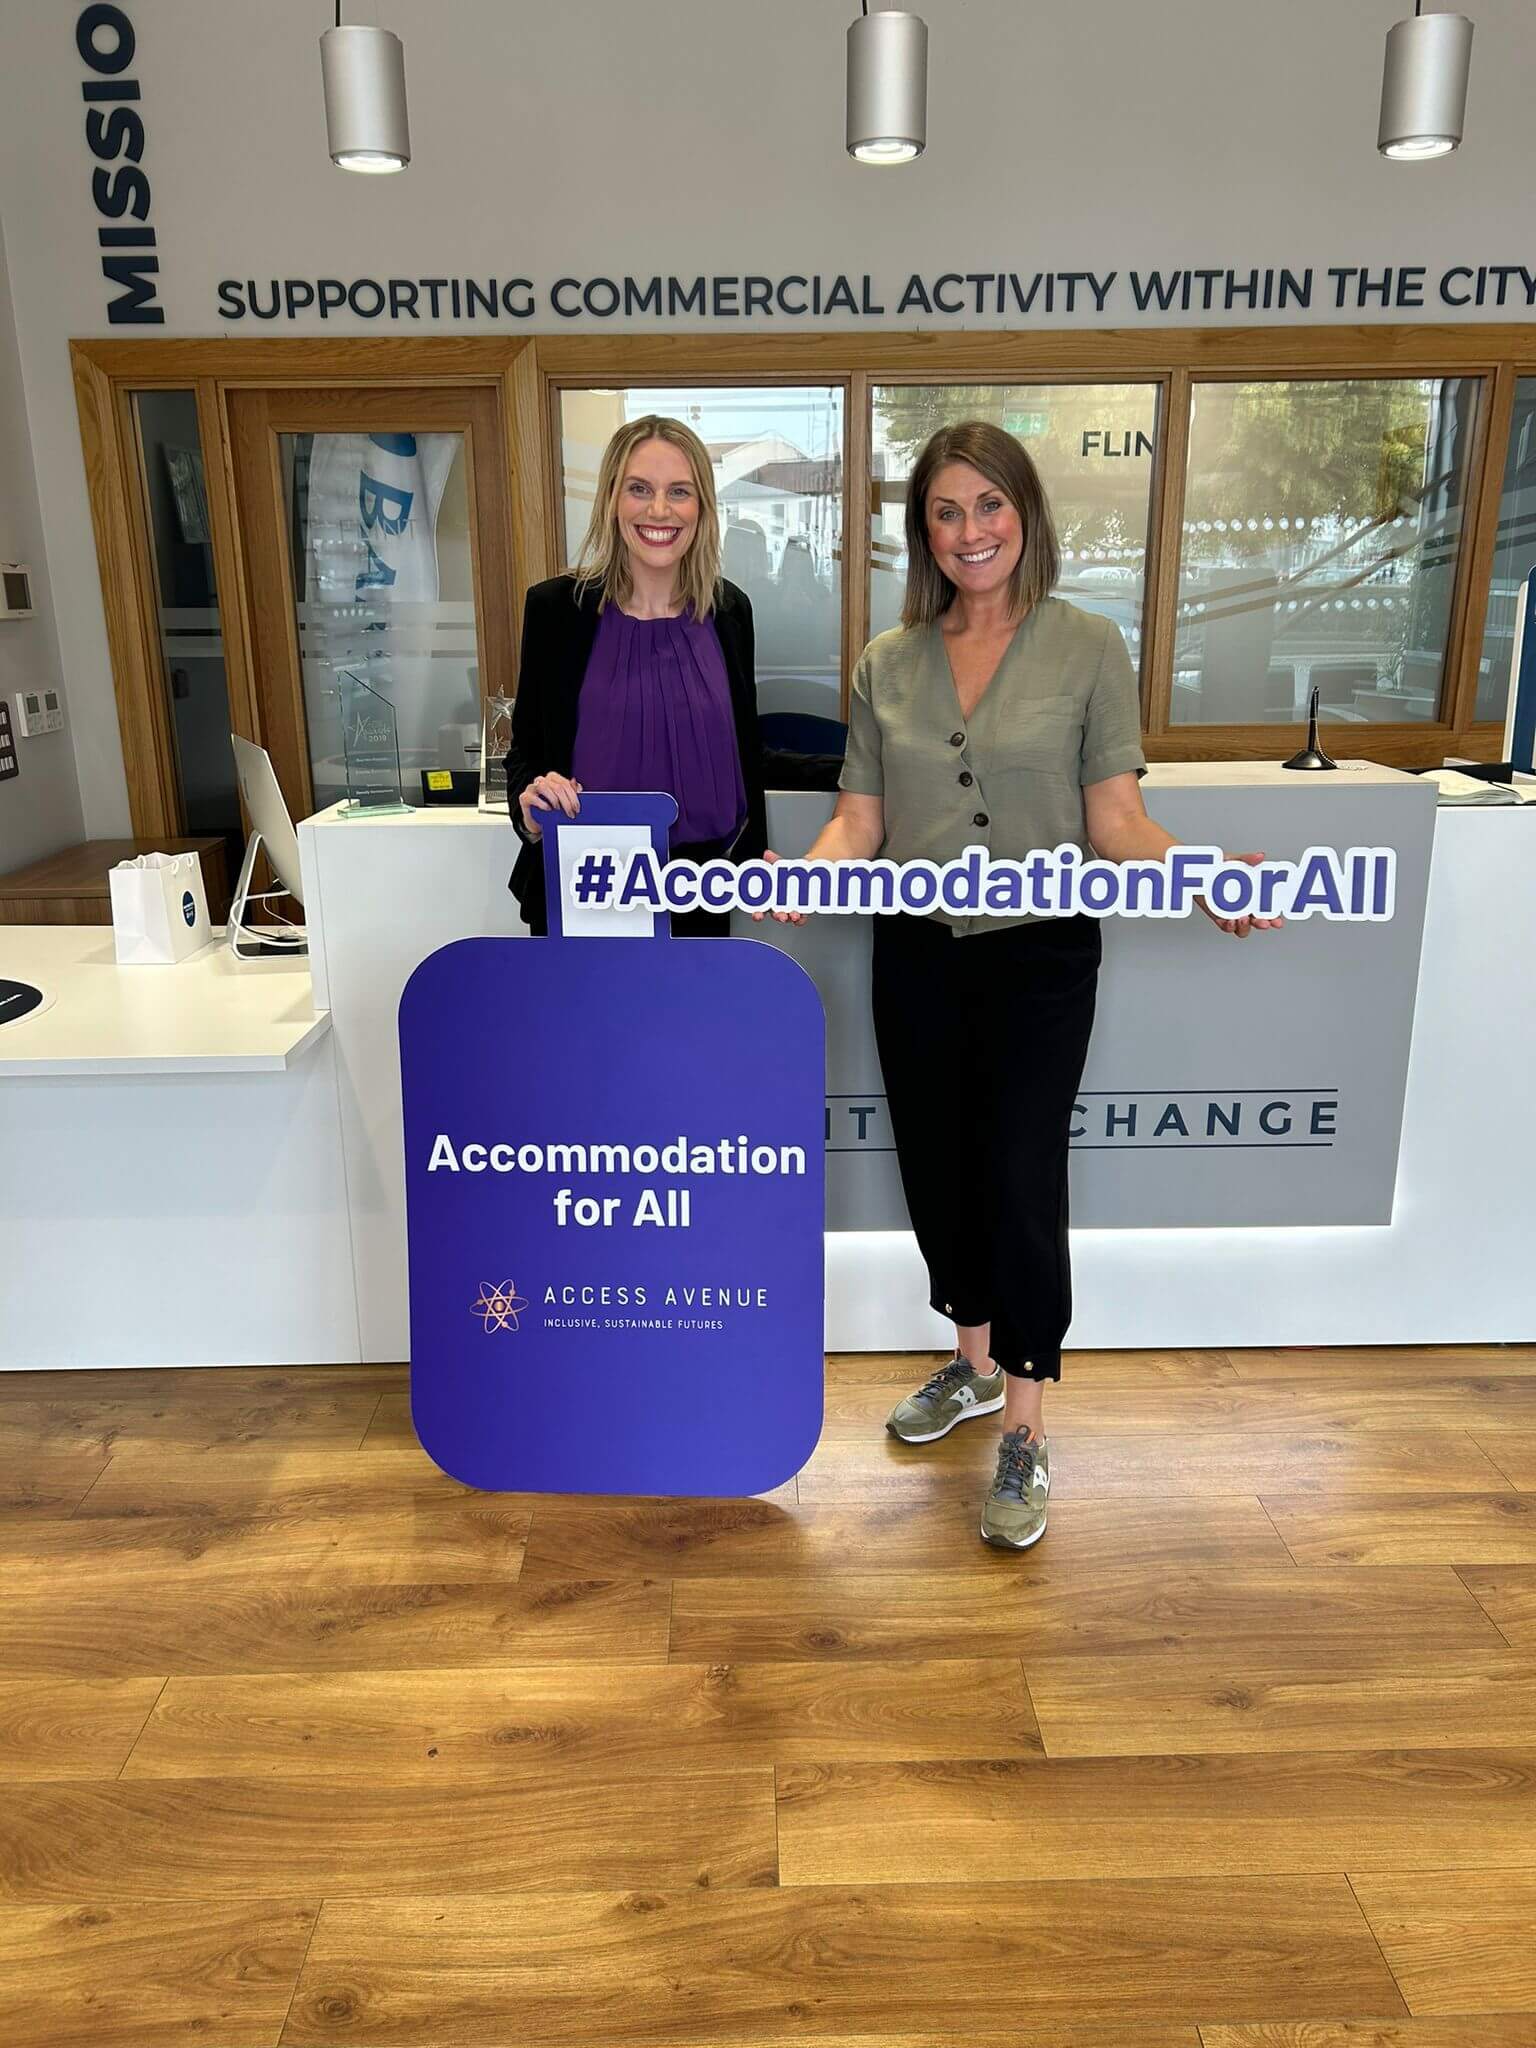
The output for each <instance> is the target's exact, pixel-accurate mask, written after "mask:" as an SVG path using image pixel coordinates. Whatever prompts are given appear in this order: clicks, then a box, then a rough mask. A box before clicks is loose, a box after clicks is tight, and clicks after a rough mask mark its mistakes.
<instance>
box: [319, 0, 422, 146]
mask: <svg viewBox="0 0 1536 2048" xmlns="http://www.w3.org/2000/svg"><path fill="white" fill-rule="evenodd" d="M336 13H337V15H338V17H339V16H340V14H341V9H340V7H339V6H338V7H337V9H336ZM320 69H321V74H322V76H323V78H324V80H325V132H326V137H327V140H328V142H329V144H330V151H331V162H332V163H333V164H336V165H337V166H339V168H340V169H342V170H344V171H403V170H404V169H405V167H406V165H407V164H408V163H409V162H410V160H411V130H410V124H409V123H408V121H407V119H406V111H405V46H404V44H403V43H402V42H401V40H400V38H399V37H398V36H397V35H392V34H391V33H390V31H389V30H388V29H387V28H353V27H347V28H343V27H342V26H341V23H340V20H339V19H338V21H337V24H336V26H335V28H331V29H327V30H326V32H325V34H324V35H323V36H322V37H321V38H320Z"/></svg>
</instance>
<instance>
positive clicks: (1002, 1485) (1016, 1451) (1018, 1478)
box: [992, 1430, 1040, 1501]
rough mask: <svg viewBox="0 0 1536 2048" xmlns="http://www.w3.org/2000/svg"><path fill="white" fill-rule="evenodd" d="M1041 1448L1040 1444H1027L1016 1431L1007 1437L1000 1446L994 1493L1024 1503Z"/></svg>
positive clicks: (993, 1486)
mask: <svg viewBox="0 0 1536 2048" xmlns="http://www.w3.org/2000/svg"><path fill="white" fill-rule="evenodd" d="M1039 1448H1040V1447H1039V1445H1038V1444H1032V1443H1026V1442H1025V1440H1024V1438H1023V1437H1022V1436H1021V1435H1020V1434H1019V1433H1018V1432H1017V1431H1016V1430H1015V1431H1011V1432H1010V1433H1009V1434H1008V1435H1007V1436H1005V1437H1004V1438H1003V1440H1002V1443H1001V1444H1000V1445H999V1446H998V1452H997V1478H996V1479H995V1480H994V1481H993V1485H992V1491H993V1492H994V1493H996V1494H1002V1495H1004V1496H1005V1497H1007V1498H1008V1499H1013V1500H1021V1501H1022V1500H1023V1498H1024V1496H1025V1495H1026V1494H1027V1493H1028V1491H1029V1484H1030V1481H1031V1480H1032V1479H1033V1478H1034V1475H1035V1461H1036V1454H1037V1453H1038V1451H1039Z"/></svg>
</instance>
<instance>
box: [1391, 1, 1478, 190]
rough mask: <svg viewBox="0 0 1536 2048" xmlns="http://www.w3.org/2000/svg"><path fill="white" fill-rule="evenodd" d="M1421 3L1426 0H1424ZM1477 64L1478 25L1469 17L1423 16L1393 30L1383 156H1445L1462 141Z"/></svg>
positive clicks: (1461, 15) (1399, 24)
mask: <svg viewBox="0 0 1536 2048" xmlns="http://www.w3.org/2000/svg"><path fill="white" fill-rule="evenodd" d="M1420 4H1421V0H1420ZM1471 64H1472V24H1471V22H1470V21H1468V19H1467V17H1466V16H1465V15H1464V14H1420V13H1418V12H1417V9H1416V10H1415V13H1414V15H1413V18H1412V19H1411V20H1409V21H1400V22H1398V23H1396V24H1395V26H1394V27H1392V28H1389V29H1388V30H1387V61H1386V66H1385V68H1384V70H1383V71H1382V75H1381V128H1380V130H1379V132H1378V134H1377V137H1376V147H1377V148H1378V149H1379V150H1380V151H1381V153H1382V155H1383V156H1391V157H1424V156H1445V155H1446V154H1447V153H1448V152H1449V151H1450V150H1453V149H1454V148H1455V147H1456V145H1457V144H1458V143H1459V142H1460V141H1461V131H1462V125H1463V123H1464V121H1465V119H1466V113H1467V74H1468V72H1469V71H1470V69H1471Z"/></svg>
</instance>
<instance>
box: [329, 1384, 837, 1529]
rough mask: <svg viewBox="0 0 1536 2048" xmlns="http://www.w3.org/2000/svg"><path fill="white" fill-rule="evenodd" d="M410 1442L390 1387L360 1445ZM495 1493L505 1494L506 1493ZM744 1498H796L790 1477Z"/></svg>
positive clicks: (405, 1417) (411, 1429)
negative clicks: (769, 1490) (764, 1491)
mask: <svg viewBox="0 0 1536 2048" xmlns="http://www.w3.org/2000/svg"><path fill="white" fill-rule="evenodd" d="M412 1445H417V1446H418V1447H419V1439H418V1438H417V1435H416V1427H415V1424H414V1423H413V1422H412V1421H411V1401H410V1394H409V1392H408V1391H406V1390H404V1389H400V1390H391V1391H389V1392H387V1393H385V1394H384V1395H383V1396H382V1398H381V1399H380V1401H379V1406H378V1412H377V1414H376V1415H375V1416H374V1418H373V1421H372V1423H371V1424H370V1425H369V1429H368V1434H367V1435H366V1436H365V1437H364V1438H363V1444H362V1448H363V1450H364V1451H366V1452H374V1451H378V1452H381V1453H383V1454H385V1455H388V1454H389V1453H391V1452H393V1453H395V1454H397V1455H398V1454H399V1453H402V1452H404V1451H405V1450H406V1449H407V1448H408V1447H409V1446H412ZM422 1455H423V1456H424V1455H425V1453H422ZM497 1497H498V1498H506V1497H507V1496H497ZM527 1498H528V1499H530V1500H548V1499H550V1498H551V1496H550V1495H549V1494H530V1495H528V1496H527ZM571 1498H573V1499H579V1500H583V1501H585V1500H590V1499H593V1498H594V1496H591V1495H586V1494H583V1495H579V1496H577V1495H573V1496H571ZM747 1498H748V1499H751V1500H758V1501H780V1502H787V1501H793V1500H794V1499H795V1498H796V1491H795V1482H794V1480H793V1479H786V1480H785V1482H784V1484H783V1485H782V1486H776V1487H774V1488H773V1489H772V1491H771V1492H769V1493H759V1494H752V1495H749V1496H747Z"/></svg>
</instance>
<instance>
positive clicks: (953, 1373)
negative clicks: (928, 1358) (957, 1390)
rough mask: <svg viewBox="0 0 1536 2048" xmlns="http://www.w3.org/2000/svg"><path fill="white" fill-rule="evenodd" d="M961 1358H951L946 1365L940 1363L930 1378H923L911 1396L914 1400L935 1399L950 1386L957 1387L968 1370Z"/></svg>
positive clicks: (947, 1390)
mask: <svg viewBox="0 0 1536 2048" xmlns="http://www.w3.org/2000/svg"><path fill="white" fill-rule="evenodd" d="M970 1369H971V1368H970V1367H969V1366H968V1365H967V1364H966V1362H965V1360H964V1359H963V1358H952V1359H951V1360H950V1361H949V1363H948V1364H947V1365H941V1366H940V1367H939V1369H938V1371H937V1372H936V1373H935V1374H934V1375H933V1377H932V1379H928V1380H924V1382H923V1384H922V1385H921V1386H920V1387H919V1388H918V1390H917V1392H916V1393H915V1394H914V1395H913V1396H912V1398H913V1400H914V1401H936V1400H938V1399H939V1398H940V1396H941V1395H944V1394H947V1393H948V1392H949V1390H950V1388H951V1387H957V1386H958V1385H959V1384H960V1382H961V1381H962V1380H963V1379H964V1378H965V1377H966V1375H967V1374H968V1373H969V1372H970Z"/></svg>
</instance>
